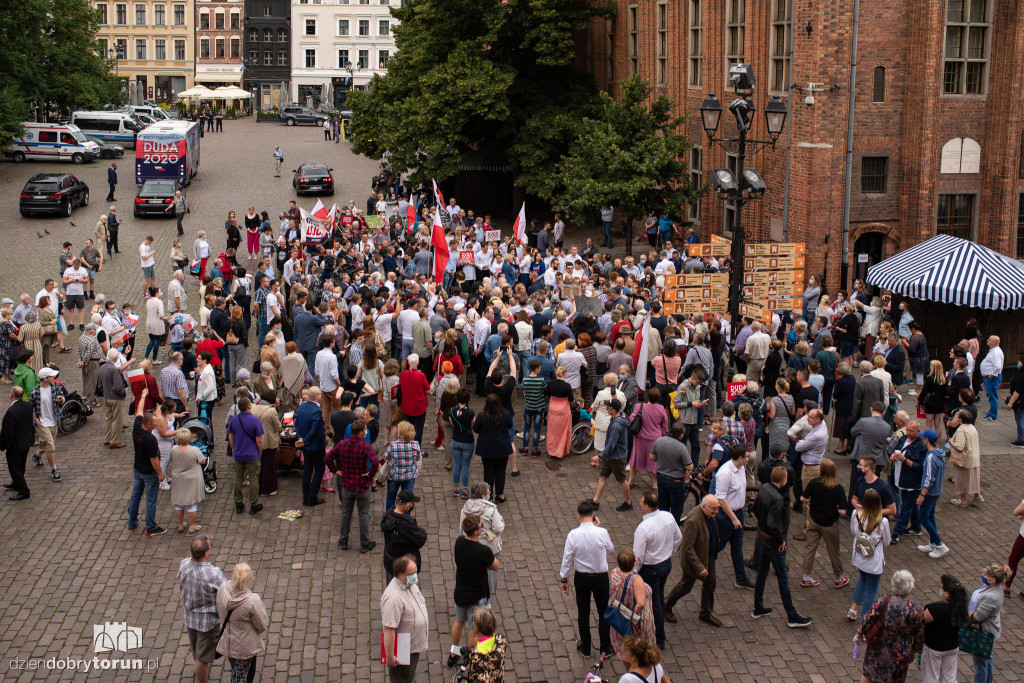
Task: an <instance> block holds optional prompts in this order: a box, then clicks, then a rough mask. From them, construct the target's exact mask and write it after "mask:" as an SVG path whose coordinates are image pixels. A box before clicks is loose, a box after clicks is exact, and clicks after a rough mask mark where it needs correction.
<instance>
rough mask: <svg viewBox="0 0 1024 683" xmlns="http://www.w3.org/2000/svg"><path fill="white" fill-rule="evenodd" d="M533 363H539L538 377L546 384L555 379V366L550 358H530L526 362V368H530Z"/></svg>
mask: <svg viewBox="0 0 1024 683" xmlns="http://www.w3.org/2000/svg"><path fill="white" fill-rule="evenodd" d="M533 361H537V362H538V363H540V375H539V376H540V377H543V378H544V379H545V380H546V381H548V382H550V381H551V380H553V379H554V378H555V364H554V362H553V361H552V360H551V359H550V358H548V357H547V356H531V357H530V358H529V359H528V360H527V361H526V367H530V363H532V362H533Z"/></svg>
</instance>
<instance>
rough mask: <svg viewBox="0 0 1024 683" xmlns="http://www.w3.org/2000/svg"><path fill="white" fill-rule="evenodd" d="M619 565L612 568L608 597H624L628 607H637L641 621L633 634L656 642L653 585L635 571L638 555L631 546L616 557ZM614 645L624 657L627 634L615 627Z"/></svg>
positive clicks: (649, 641)
mask: <svg viewBox="0 0 1024 683" xmlns="http://www.w3.org/2000/svg"><path fill="white" fill-rule="evenodd" d="M615 562H616V564H618V566H617V567H616V568H615V569H613V570H612V573H611V576H610V577H609V582H608V599H609V600H619V599H620V598H621V599H622V604H623V606H624V607H626V608H627V609H635V611H636V613H637V614H639V615H640V623H639V624H637V627H636V628H637V630H636V631H634V632H633V635H635V636H639V637H640V638H643V639H644V640H646V641H647V642H648V643H652V644H653V643H654V607H653V605H654V602H653V601H652V598H651V587H650V586H648V585H647V584H646V583H644V580H643V579H641V578H640V575H639V574H637V573H635V572H634V571H633V568H634V567H635V566H636V555H634V554H633V551H632V550H631V549H630V548H623V549H622V550H620V551H619V554H618V555H616V557H615ZM627 579H629V588H627V589H626V595H625V597H622V587H623V585H624V584H625V583H626V580H627ZM611 631H612V647H613V648H614V649H615V653H616V654H617V655H619V657H622V655H623V653H624V652H625V651H626V650H625V648H624V647H623V645H622V643H623V641H624V640H625V639H626V636H624V635H622V634H621V633H619V632H618V631H616V630H615V629H612V630H611Z"/></svg>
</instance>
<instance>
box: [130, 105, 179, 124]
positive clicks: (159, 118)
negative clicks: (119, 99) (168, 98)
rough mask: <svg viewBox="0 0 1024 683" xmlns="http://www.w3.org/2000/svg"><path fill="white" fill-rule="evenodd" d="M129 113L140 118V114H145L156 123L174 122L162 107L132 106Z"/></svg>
mask: <svg viewBox="0 0 1024 683" xmlns="http://www.w3.org/2000/svg"><path fill="white" fill-rule="evenodd" d="M128 113H130V114H132V115H133V116H136V117H138V115H139V114H144V115H146V116H148V117H149V118H151V119H153V122H154V123H162V122H164V121H173V120H174V119H172V118H171V117H170V116H168V115H167V112H165V111H164V110H163V109H162V108H160V107H151V106H149V105H148V104H139V105H132V106H130V107H128Z"/></svg>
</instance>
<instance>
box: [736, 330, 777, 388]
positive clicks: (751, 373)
mask: <svg viewBox="0 0 1024 683" xmlns="http://www.w3.org/2000/svg"><path fill="white" fill-rule="evenodd" d="M743 350H744V352H745V353H746V355H747V377H748V378H749V379H752V380H754V381H755V382H758V383H760V381H761V370H763V369H764V362H765V360H766V359H767V358H768V354H769V353H771V350H772V338H771V337H769V336H768V335H767V334H765V333H764V332H762V331H761V323H760V322H757V321H755V322H753V323H751V325H750V336H749V337H747V341H746V343H745V344H744V346H743Z"/></svg>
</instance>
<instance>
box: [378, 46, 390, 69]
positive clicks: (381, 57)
mask: <svg viewBox="0 0 1024 683" xmlns="http://www.w3.org/2000/svg"><path fill="white" fill-rule="evenodd" d="M388 57H389V54H388V51H387V50H377V68H378V69H386V68H388Z"/></svg>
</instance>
